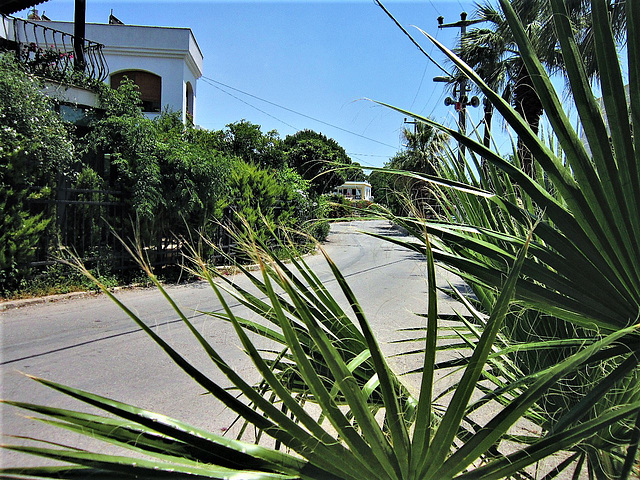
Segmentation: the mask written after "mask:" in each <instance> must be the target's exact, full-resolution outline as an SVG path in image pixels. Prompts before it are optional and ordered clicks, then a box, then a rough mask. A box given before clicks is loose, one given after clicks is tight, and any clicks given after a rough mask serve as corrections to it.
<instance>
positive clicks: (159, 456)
mask: <svg viewBox="0 0 640 480" xmlns="http://www.w3.org/2000/svg"><path fill="white" fill-rule="evenodd" d="M37 420H39V421H41V422H43V423H46V424H48V425H52V426H55V427H58V428H62V429H65V430H69V431H71V432H74V433H79V434H82V435H87V428H89V429H90V432H91V437H92V438H96V439H98V440H102V441H104V442H106V443H110V444H111V445H115V446H118V447H122V448H126V449H128V450H132V451H134V452H138V453H142V454H144V455H146V456H148V457H153V458H155V459H156V460H159V461H161V462H164V463H165V464H176V465H184V466H191V467H202V466H203V465H210V466H211V467H215V468H228V469H234V470H237V469H239V470H243V471H244V470H259V471H262V469H264V468H266V470H267V471H268V473H280V474H286V475H294V476H295V477H296V478H297V477H298V476H299V473H298V472H292V471H287V469H286V468H281V467H278V466H275V465H269V464H264V465H253V466H251V465H252V464H255V463H256V462H252V461H251V460H250V461H249V463H247V464H242V463H239V464H236V465H231V464H230V463H231V462H229V461H228V460H227V459H226V458H225V457H224V456H216V457H215V458H212V457H213V455H209V460H206V459H205V458H204V457H201V458H198V457H190V456H189V455H190V453H191V452H190V451H189V449H188V448H179V447H187V445H174V444H172V443H170V442H168V441H167V440H168V439H164V440H163V439H161V438H157V439H156V441H153V439H149V438H144V437H143V435H144V434H143V433H142V432H140V431H137V432H136V431H128V432H125V431H122V428H120V429H119V430H120V431H117V432H113V431H111V432H110V431H107V430H106V429H105V428H104V426H102V427H101V426H100V425H96V424H92V423H81V422H79V423H78V424H69V423H65V422H59V421H56V420H46V419H37ZM136 434H137V437H136ZM180 443H181V442H180ZM212 453H213V452H212ZM249 458H250V457H249ZM131 460H132V461H134V462H135V461H136V460H137V458H133V457H131ZM307 478H309V477H307ZM311 478H312V477H311Z"/></svg>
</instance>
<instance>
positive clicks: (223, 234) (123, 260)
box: [27, 188, 234, 270]
mask: <svg viewBox="0 0 640 480" xmlns="http://www.w3.org/2000/svg"><path fill="white" fill-rule="evenodd" d="M27 208H28V210H29V212H30V213H31V214H32V215H36V214H42V216H43V217H44V218H49V219H51V221H50V223H49V226H48V228H47V230H46V232H45V234H44V235H43V236H42V238H41V239H40V242H39V243H38V245H37V247H36V255H35V258H34V261H33V262H32V263H31V266H33V267H43V266H46V265H50V264H52V263H54V262H55V258H54V257H55V256H58V255H60V253H61V249H62V250H63V251H67V252H69V253H72V254H74V255H77V256H78V257H80V258H81V259H82V260H83V261H84V262H85V263H86V264H87V265H88V266H89V267H91V266H93V265H95V264H99V265H102V266H108V267H109V268H110V269H113V270H124V269H130V268H135V267H136V263H135V262H134V261H133V259H132V257H131V254H130V253H129V252H128V251H127V249H126V248H125V246H124V245H123V241H125V242H128V243H129V244H131V243H135V242H136V239H135V237H136V228H137V227H136V221H135V219H134V218H132V217H131V216H130V209H129V208H128V206H127V204H126V201H125V196H124V193H123V192H121V191H118V190H97V189H80V188H58V189H57V192H56V195H55V197H53V198H51V197H49V198H37V197H36V198H30V199H29V200H28V204H27ZM232 215H233V210H232V208H226V209H225V210H224V214H223V218H222V220H221V222H220V223H219V224H218V226H217V228H215V229H213V230H212V231H210V232H209V234H210V235H211V238H209V240H210V241H211V242H212V243H214V244H215V245H216V246H217V247H218V249H219V251H218V252H216V253H215V254H212V257H211V258H210V260H212V261H214V262H215V263H216V264H219V263H221V262H222V261H223V259H224V255H223V254H222V252H224V253H225V254H227V255H230V256H234V244H233V241H232V239H231V236H230V235H229V233H228V229H227V228H226V226H228V225H230V224H231V217H232ZM193 241H197V238H195V239H191V238H190V239H185V238H182V237H180V236H176V235H174V233H173V232H171V231H166V232H158V236H157V239H156V241H155V242H153V244H151V245H144V246H143V247H144V248H143V250H144V252H145V254H146V256H147V259H148V261H149V262H150V264H151V265H152V266H154V267H162V266H167V265H180V264H182V261H183V258H184V253H185V252H186V251H187V248H186V247H187V246H188V245H189V243H191V242H193Z"/></svg>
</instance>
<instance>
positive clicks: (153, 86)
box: [111, 70, 162, 112]
mask: <svg viewBox="0 0 640 480" xmlns="http://www.w3.org/2000/svg"><path fill="white" fill-rule="evenodd" d="M125 77H126V78H128V79H129V80H131V81H132V82H133V83H135V84H136V85H137V86H138V89H139V90H140V99H141V100H142V110H143V111H145V112H159V111H160V110H161V109H162V78H161V77H159V76H158V75H155V74H154V73H149V72H143V71H141V70H127V71H124V72H118V73H114V74H113V75H111V87H112V88H118V87H119V86H120V84H121V83H122V81H123V80H124V79H125Z"/></svg>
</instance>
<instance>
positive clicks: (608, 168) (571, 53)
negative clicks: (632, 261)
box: [552, 1, 640, 236]
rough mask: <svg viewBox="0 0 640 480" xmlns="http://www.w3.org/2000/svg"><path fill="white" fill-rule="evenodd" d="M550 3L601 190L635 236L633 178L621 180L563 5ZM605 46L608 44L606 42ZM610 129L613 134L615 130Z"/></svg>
mask: <svg viewBox="0 0 640 480" xmlns="http://www.w3.org/2000/svg"><path fill="white" fill-rule="evenodd" d="M552 6H553V9H554V12H555V16H554V23H555V26H556V29H557V30H558V39H559V40H560V45H561V47H562V51H563V52H566V53H565V54H563V57H564V64H565V68H566V69H567V71H568V72H569V73H568V75H567V79H568V81H569V82H570V84H571V92H572V95H573V98H574V101H575V105H576V107H577V111H578V114H579V115H580V118H581V120H582V127H583V129H584V132H585V136H586V138H587V139H588V142H589V148H590V149H591V151H592V152H593V155H592V156H591V158H592V160H593V162H594V164H595V165H596V167H597V170H598V175H599V177H600V179H601V182H602V185H603V191H604V193H605V195H607V197H608V201H609V203H610V204H611V205H612V206H614V207H615V206H618V208H619V210H620V212H619V213H621V214H622V218H620V217H618V218H617V221H618V222H619V221H620V220H621V219H628V220H629V221H630V222H631V223H632V224H633V225H634V228H633V230H635V232H636V236H637V235H638V232H639V230H638V222H637V218H638V217H639V216H640V215H639V214H638V210H637V207H636V206H635V203H638V197H637V196H636V192H637V191H638V188H637V180H636V185H635V188H634V185H633V181H632V182H621V179H620V175H619V172H618V169H617V168H616V161H615V159H614V157H613V152H612V149H611V144H610V142H609V134H608V133H607V129H606V126H605V123H604V121H603V119H602V115H601V112H600V109H599V108H598V105H597V103H596V100H595V98H594V96H593V93H592V89H591V86H590V83H589V80H588V78H587V75H586V73H585V71H584V68H583V66H582V64H581V63H580V61H579V59H580V58H581V55H580V52H579V51H578V47H577V45H576V42H575V41H574V40H573V32H572V29H571V25H570V23H569V17H568V15H567V14H566V11H565V7H564V4H562V2H556V1H554V2H552ZM599 25H600V22H599V21H598V20H596V19H595V17H594V26H599ZM597 30H598V31H601V30H602V29H601V28H598V29H597ZM594 45H596V48H598V46H599V45H600V43H599V40H596V41H595V43H594ZM608 46H609V47H610V45H608ZM599 50H602V49H599ZM614 52H615V50H614ZM611 60H612V61H613V60H615V62H616V65H617V55H615V54H614V56H613V57H612V58H611ZM603 64H604V63H603ZM609 67H611V65H609ZM602 72H603V75H606V76H607V77H610V76H611V75H613V76H615V71H613V72H612V73H611V74H610V73H609V72H610V71H609V68H608V67H605V68H604V69H602ZM620 91H621V92H623V91H624V89H623V88H622V85H620ZM623 96H624V94H623ZM618 100H619V99H618ZM623 100H624V99H623ZM625 110H626V109H625ZM611 118H612V119H613V118H615V117H614V116H613V115H612V117H611ZM617 123H618V122H615V121H614V122H613V124H614V125H615V124H617ZM626 125H627V124H626V123H625V124H624V126H623V127H624V128H627V127H626ZM614 130H615V132H616V135H617V132H618V129H614ZM627 131H628V128H627ZM627 154H628V153H625V157H626V155H627ZM625 164H628V162H626V161H624V160H623V161H622V162H621V165H620V166H621V169H620V171H623V172H629V174H630V176H631V178H632V179H633V173H632V172H635V173H636V175H635V178H636V179H637V172H636V170H635V164H633V168H632V169H631V170H630V169H629V166H627V167H626V168H625ZM625 198H627V199H630V198H636V202H628V201H626V200H625ZM627 207H628V208H630V209H631V212H632V213H631V212H630V211H629V210H627Z"/></svg>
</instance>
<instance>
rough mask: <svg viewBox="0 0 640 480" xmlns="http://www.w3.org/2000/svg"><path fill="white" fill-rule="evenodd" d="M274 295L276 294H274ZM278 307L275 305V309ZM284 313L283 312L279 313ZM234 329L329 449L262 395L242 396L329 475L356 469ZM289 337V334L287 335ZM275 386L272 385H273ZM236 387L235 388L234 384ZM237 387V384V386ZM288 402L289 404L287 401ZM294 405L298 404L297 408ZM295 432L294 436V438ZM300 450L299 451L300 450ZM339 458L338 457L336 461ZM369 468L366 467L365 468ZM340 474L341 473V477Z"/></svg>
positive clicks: (274, 299) (266, 376)
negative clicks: (276, 423)
mask: <svg viewBox="0 0 640 480" xmlns="http://www.w3.org/2000/svg"><path fill="white" fill-rule="evenodd" d="M261 270H262V271H263V278H264V279H265V286H266V288H267V290H268V292H269V293H271V292H272V290H271V288H270V283H269V277H268V275H267V273H266V272H265V271H264V266H263V265H262V264H261ZM212 288H213V289H214V291H215V293H216V295H217V296H218V300H219V301H220V302H221V303H222V305H223V307H224V309H225V311H226V313H227V315H228V316H229V318H230V320H231V321H232V323H234V322H233V318H234V315H233V312H232V311H231V308H230V307H229V306H228V305H227V304H226V302H225V300H224V297H223V296H222V292H221V291H220V289H219V288H217V286H216V285H215V283H214V284H212ZM274 295H275V294H274ZM271 301H272V302H274V303H277V297H275V296H274V297H271ZM274 307H275V305H274ZM280 311H282V310H280ZM278 317H279V318H280V315H278ZM280 321H281V322H282V318H280ZM234 327H237V328H236V331H238V330H240V331H241V333H242V334H243V338H241V340H243V339H244V340H246V341H247V342H248V343H247V344H244V340H243V344H244V345H245V348H247V347H248V348H250V349H251V352H254V353H255V355H256V356H255V357H254V356H253V355H251V358H252V360H253V361H254V362H257V363H258V364H259V365H260V367H264V370H262V369H261V368H260V367H259V368H260V373H261V374H262V375H263V377H264V379H265V380H266V381H267V382H268V383H269V385H270V386H271V387H272V388H273V389H274V391H275V392H276V393H278V396H280V394H282V395H283V397H284V398H282V397H281V399H282V400H283V401H286V404H287V406H288V407H290V408H292V410H293V409H295V410H293V411H295V412H296V414H298V413H299V414H300V415H301V417H299V419H300V420H301V421H302V423H303V425H305V426H307V428H310V431H311V432H312V433H314V434H315V432H318V433H319V435H321V436H320V437H319V439H325V440H326V441H327V442H328V445H327V444H326V443H320V442H319V441H318V439H316V438H315V437H314V436H311V435H309V434H308V433H306V432H305V431H304V430H303V429H302V428H300V426H299V425H298V424H297V423H295V422H294V421H293V420H291V419H289V418H288V417H287V416H286V415H283V414H282V412H281V411H280V410H278V409H277V408H275V407H274V406H273V405H271V403H270V402H268V401H266V400H265V399H264V398H263V397H262V396H261V395H259V394H258V395H255V394H252V393H250V392H244V389H243V393H245V395H247V398H249V399H250V400H251V401H252V402H254V403H255V404H256V405H259V406H260V409H261V410H262V411H263V412H265V413H266V414H267V415H269V416H270V417H271V418H272V419H276V418H279V422H281V423H282V425H283V428H285V429H286V430H287V431H288V432H291V434H292V436H295V437H296V438H299V439H300V440H301V441H302V442H303V450H297V451H298V452H299V453H300V454H302V455H303V456H304V457H306V458H308V459H309V460H311V461H313V462H314V463H316V464H317V465H319V466H322V467H323V468H325V469H327V470H328V471H334V472H335V471H336V470H337V471H338V472H340V471H341V470H342V469H343V468H345V467H346V468H347V469H350V468H351V467H353V465H352V464H351V463H350V462H347V463H346V464H345V465H343V464H342V463H341V461H343V460H344V459H345V453H346V452H345V451H342V448H341V447H340V446H339V444H337V443H335V441H334V439H333V438H332V437H331V436H330V435H328V434H327V432H326V431H324V429H322V428H321V427H320V426H319V425H317V424H316V425H314V424H315V421H314V420H313V419H312V418H311V417H310V416H308V415H307V414H306V412H304V410H302V409H301V408H300V406H299V405H297V403H296V402H295V400H294V399H293V398H292V397H291V396H290V395H289V394H288V392H287V391H286V389H285V388H284V387H283V386H282V384H281V383H280V382H279V381H278V380H277V379H276V378H275V376H274V375H273V374H272V372H271V371H270V369H269V368H268V367H267V366H266V364H264V362H262V357H261V356H260V355H259V353H257V351H256V350H255V348H252V347H253V344H251V342H250V341H249V340H248V338H247V337H246V335H244V331H243V330H242V328H241V327H240V326H239V325H238V324H237V322H236V323H234ZM285 336H286V333H285ZM287 340H288V341H287V344H288V346H289V347H290V348H292V345H291V343H290V341H289V338H287ZM298 346H300V344H298ZM300 371H301V372H302V369H300ZM272 381H273V382H274V383H273V384H272V383H271V382H272ZM234 384H236V383H235V382H234ZM236 385H237V384H236ZM285 399H286V400H285ZM293 404H296V405H297V406H294V405H293ZM294 432H295V434H294ZM283 443H284V444H285V445H288V446H290V444H289V443H287V442H283ZM298 448H300V447H298ZM336 455H337V457H336ZM365 465H366V464H365ZM338 474H339V473H338ZM349 475H351V473H349Z"/></svg>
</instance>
